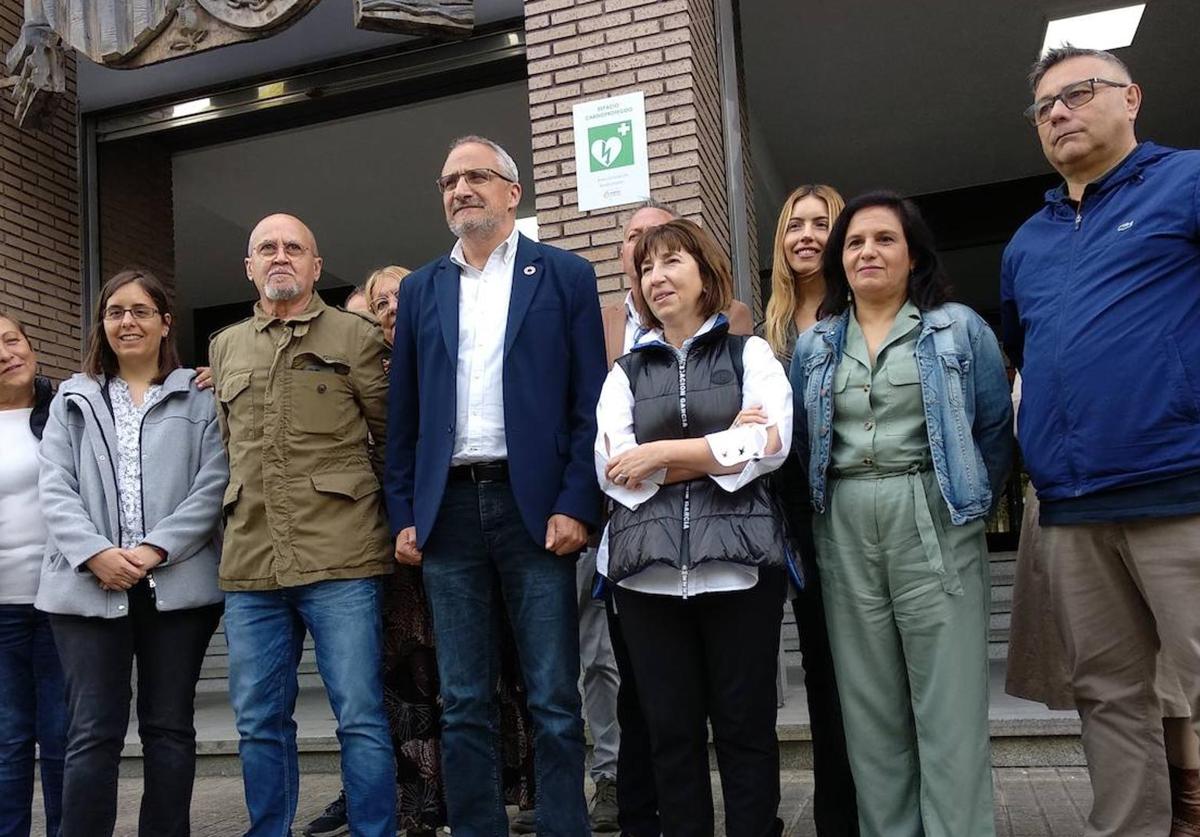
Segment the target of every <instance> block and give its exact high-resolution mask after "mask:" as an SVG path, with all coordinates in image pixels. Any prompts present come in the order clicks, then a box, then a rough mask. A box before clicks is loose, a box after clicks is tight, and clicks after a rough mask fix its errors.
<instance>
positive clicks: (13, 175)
mask: <svg viewBox="0 0 1200 837" xmlns="http://www.w3.org/2000/svg"><path fill="white" fill-rule="evenodd" d="M23 19H24V13H23V3H22V2H21V0H0V56H2V55H4V54H6V53H7V52H8V50H9V49H10V48H11V47H12V45H13V44H14V43H15V42H16V40H17V36H18V34H19V33H20V31H21V22H22V20H23ZM60 99H61V101H60V103H59V105H58V108H57V110H56V111H55V112H54V114H53V116H52V118H51V119H50V121H49V123H48V124H47V125H46V127H45V128H44V129H42V130H39V131H31V130H22V129H19V128H17V126H16V124H15V123H14V122H13V115H12V114H13V103H12V100H11V99H10V98H9V96H8V91H3V93H0V308H6V309H11V310H12V311H14V312H15V314H16V315H17V316H18V317H20V318H21V320H22V321H23V322H24V324H25V327H26V331H27V332H28V334H29V337H30V339H31V341H32V342H33V344H34V349H35V350H36V351H37V353H38V357H39V358H40V360H41V367H42V370H43V371H44V372H45V373H46V374H48V375H50V376H52V377H54V378H63V377H65V376H66V375H69V374H71V373H73V372H76V371H78V369H79V362H80V339H81V338H80V319H79V304H80V284H79V281H80V280H79V276H80V270H79V185H78V171H77V162H76V140H75V63H74V60H73V59H71V58H68V63H67V93H66V95H64V96H62V97H60Z"/></svg>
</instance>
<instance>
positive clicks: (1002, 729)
mask: <svg viewBox="0 0 1200 837" xmlns="http://www.w3.org/2000/svg"><path fill="white" fill-rule="evenodd" d="M803 682H804V672H803V670H802V669H801V668H800V667H799V666H798V665H796V666H791V665H789V666H788V667H787V685H786V687H785V690H784V695H783V705H782V706H780V708H779V718H778V726H777V728H778V734H779V741H780V760H781V764H782V765H783V767H785V768H786V769H796V768H810V767H811V766H812V729H811V726H810V725H809V719H808V703H807V698H806V695H805V693H804V686H803ZM990 688H991V698H990V711H989V714H990V729H991V738H992V763H993V764H994V765H995V766H997V767H1077V766H1080V765H1083V764H1084V759H1083V751H1082V748H1081V747H1080V744H1079V719H1078V717H1077V716H1076V715H1075V713H1074V712H1052V711H1050V710H1048V709H1046V708H1045V707H1044V706H1041V705H1040V704H1035V703H1030V702H1029V701H1025V700H1020V699H1019V698H1014V697H1011V696H1010V695H1007V694H1005V693H1004V664H1003V661H995V662H993V663H992V664H991V668H990ZM295 718H296V723H297V726H298V727H299V736H298V740H299V747H300V765H301V769H302V770H303V771H304V772H313V773H323V772H328V771H336V770H338V769H339V764H340V762H339V758H338V753H339V747H338V741H337V734H336V723H335V722H334V719H333V712H332V710H331V709H330V708H329V703H328V701H327V699H326V697H325V691H324V689H323V688H321V687H311V686H310V687H306V688H302V689H301V690H300V696H299V699H298V700H297V703H296V714H295ZM196 736H197V751H198V753H199V756H200V758H199V762H198V764H197V771H198V773H199V774H200V775H205V776H236V775H239V774H240V771H241V767H240V763H239V761H238V757H237V752H238V739H237V732H236V730H235V728H234V723H233V710H232V709H231V708H230V706H229V701H228V697H227V696H226V695H225V694H215V693H201V694H199V695H197V697H196ZM589 740H590V739H589ZM141 755H142V751H141V744H140V743H139V741H138V738H137V723H136V720H131V723H130V729H129V733H128V735H127V736H126V739H125V748H124V751H123V752H122V756H123V758H122V763H121V770H122V774H123V775H130V776H133V775H140V773H141V769H142V764H141V762H142V759H141ZM713 763H714V764H715V762H713Z"/></svg>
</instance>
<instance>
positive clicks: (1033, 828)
mask: <svg viewBox="0 0 1200 837" xmlns="http://www.w3.org/2000/svg"><path fill="white" fill-rule="evenodd" d="M995 779H996V834H997V835H998V837H1079V835H1080V834H1082V833H1083V823H1084V816H1085V815H1086V813H1087V810H1088V808H1089V807H1090V805H1091V799H1092V793H1091V789H1090V788H1089V787H1088V780H1087V772H1086V771H1085V770H1082V769H1080V768H1029V769H1024V768H1001V769H997V770H996V771H995ZM713 780H714V784H715V783H716V776H715V775H714V777H713ZM339 784H340V782H339V779H338V777H337V775H335V774H329V773H313V774H306V775H304V776H303V777H301V780H300V799H301V803H300V810H299V813H298V815H297V817H296V822H297V823H298V824H300V825H303V823H305V822H307V821H308V820H309V819H310V818H311V817H313V816H315V815H316V814H318V813H320V811H321V809H322V808H323V807H324V805H325V803H326V802H328V801H329V800H330V799H331V798H332V797H333V796H334V795H335V794H336V793H337V792H338V787H339ZM812 789H813V781H812V772H811V771H808V770H793V771H787V772H785V773H784V774H783V804H782V805H781V806H780V811H781V816H783V818H784V821H785V822H786V823H787V827H786V829H785V831H784V834H785V835H787V837H814V835H815V833H816V832H815V831H814V830H813V825H812V810H811V807H812ZM140 794H141V779H136V778H130V779H121V782H120V802H119V805H120V808H119V811H120V813H119V816H118V820H117V830H116V835H117V837H126V835H128V837H133V835H136V834H137V804H138V799H139V797H140ZM717 798H718V799H720V795H719V791H718V794H717ZM244 827H245V816H244V808H243V801H242V783H241V779H240V778H239V777H223V776H211V777H209V776H206V777H201V778H198V779H197V780H196V790H195V795H194V798H193V800H192V834H193V837H236V835H239V834H241V833H242V830H243V828H244ZM33 833H34V835H35V837H44V834H45V831H44V829H43V827H42V822H41V818H40V816H39V817H38V819H37V821H35V823H34V831H33ZM717 833H718V834H722V833H723V832H722V831H721V828H720V820H719V819H718V831H717Z"/></svg>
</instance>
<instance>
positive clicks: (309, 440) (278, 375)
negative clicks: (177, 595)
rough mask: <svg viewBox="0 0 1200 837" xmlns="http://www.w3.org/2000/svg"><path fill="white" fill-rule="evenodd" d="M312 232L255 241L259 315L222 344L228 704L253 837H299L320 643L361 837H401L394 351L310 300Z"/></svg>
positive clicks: (314, 257)
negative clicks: (387, 615)
mask: <svg viewBox="0 0 1200 837" xmlns="http://www.w3.org/2000/svg"><path fill="white" fill-rule="evenodd" d="M321 264H322V263H321V255H320V252H319V251H318V249H317V241H316V238H315V237H314V236H313V234H312V231H311V230H310V229H309V228H308V227H307V226H305V225H304V223H303V222H301V221H300V220H299V219H298V218H295V217H293V216H291V215H269V216H267V217H266V218H264V219H263V220H262V221H260V222H259V223H258V225H257V226H256V227H255V228H254V231H253V232H252V233H251V234H250V242H249V248H248V252H247V255H246V278H247V279H249V281H250V282H251V283H253V285H254V287H255V289H256V290H257V292H258V301H257V302H256V303H255V304H254V313H253V315H252V316H251V317H249V318H248V319H246V320H243V321H242V322H240V323H237V324H236V325H232V326H230V327H228V328H226V329H224V330H222V331H220V332H218V333H217V334H215V335H213V338H212V343H211V345H210V348H209V355H210V359H211V361H212V378H213V388H214V390H215V392H216V395H217V401H218V405H219V408H218V411H217V414H218V421H219V422H220V425H221V435H222V438H223V439H224V442H225V447H226V450H227V451H228V453H229V471H230V479H229V488H228V490H227V491H226V492H225V543H224V550H223V552H222V556H221V573H220V574H221V587H222V589H224V590H225V591H226V597H225V636H226V639H227V641H228V644H229V696H230V700H231V701H232V703H233V709H234V713H235V714H236V716H237V728H238V734H239V735H240V736H241V746H240V750H239V752H240V754H241V759H242V776H243V779H244V782H245V792H246V804H247V807H248V808H249V813H250V829H249V831H248V832H247V834H248V835H254V836H255V837H257V835H263V837H266V835H271V836H272V837H274V835H280V834H288V833H289V830H290V828H291V824H292V820H293V818H294V817H295V813H296V797H297V794H298V792H299V770H298V764H297V752H296V724H295V722H294V721H293V720H292V713H293V711H294V709H295V705H296V694H297V692H298V684H297V665H298V663H299V661H300V657H301V654H302V650H303V643H304V636H305V633H306V632H307V633H310V634H312V637H313V642H314V644H315V647H316V658H317V668H318V669H319V670H320V672H321V678H322V680H324V682H325V688H326V690H327V692H328V694H329V703H330V705H331V706H332V707H333V711H334V714H335V715H336V716H337V721H338V741H339V742H340V743H341V756H342V783H343V786H344V787H345V792H346V805H347V811H348V815H349V821H350V828H351V830H352V832H353V833H354V834H356V835H358V834H361V835H372V837H385V835H386V837H392V836H393V835H394V834H395V831H396V829H395V795H396V777H395V763H394V759H393V756H392V745H391V738H390V737H389V734H388V727H387V720H386V718H385V716H384V712H383V688H382V683H381V680H380V659H381V625H380V595H381V594H380V579H379V577H380V576H382V575H384V574H386V573H388V572H390V571H391V567H392V558H391V547H390V537H389V533H388V528H387V521H386V519H385V517H384V513H383V506H382V503H381V501H380V493H379V482H378V480H377V478H376V470H375V469H373V467H372V462H371V459H370V455H369V453H368V451H369V450H370V449H369V448H368V445H367V438H368V434H370V435H371V436H373V437H374V440H375V442H376V443H377V444H376V446H375V448H374V450H382V448H383V444H384V441H385V438H386V433H387V424H386V420H385V415H386V411H387V379H386V377H385V375H384V371H383V359H384V356H385V354H386V349H385V347H384V342H383V338H382V336H381V335H380V331H379V329H378V328H376V327H375V326H374V325H372V324H371V323H370V322H369V321H368V320H366V319H364V318H362V317H359V316H357V315H355V314H351V313H348V312H345V311H341V310H339V309H337V308H332V307H329V306H327V305H325V303H324V302H322V301H321V297H320V296H318V295H317V294H316V293H315V292H314V290H313V287H314V286H315V284H316V282H317V280H318V279H319V278H320V276H321Z"/></svg>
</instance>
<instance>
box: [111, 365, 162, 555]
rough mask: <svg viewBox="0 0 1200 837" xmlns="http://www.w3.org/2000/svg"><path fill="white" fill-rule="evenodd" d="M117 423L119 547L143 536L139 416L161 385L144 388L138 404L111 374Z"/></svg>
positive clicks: (151, 403)
mask: <svg viewBox="0 0 1200 837" xmlns="http://www.w3.org/2000/svg"><path fill="white" fill-rule="evenodd" d="M108 393H109V398H110V399H111V400H112V410H113V421H114V422H115V423H116V426H117V496H118V497H119V498H120V500H121V547H122V548H123V549H132V548H133V547H135V546H137V545H138V544H140V543H141V542H142V538H144V537H145V536H146V533H145V531H143V529H142V439H141V434H142V418H143V417H144V416H145V415H146V412H147V411H148V410H149V409H150V408H151V407H153V406H154V404H155V402H157V401H158V400H159V399H160V398H161V397H162V387H161V386H160V385H158V384H153V385H151V386H150V388H149V389H147V390H146V396H145V398H143V399H142V403H141V406H138V405H135V404H134V403H133V396H132V395H131V394H130V392H129V384H127V383H125V381H124V380H122V379H121V378H112V379H111V380H110V381H109V386H108Z"/></svg>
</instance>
